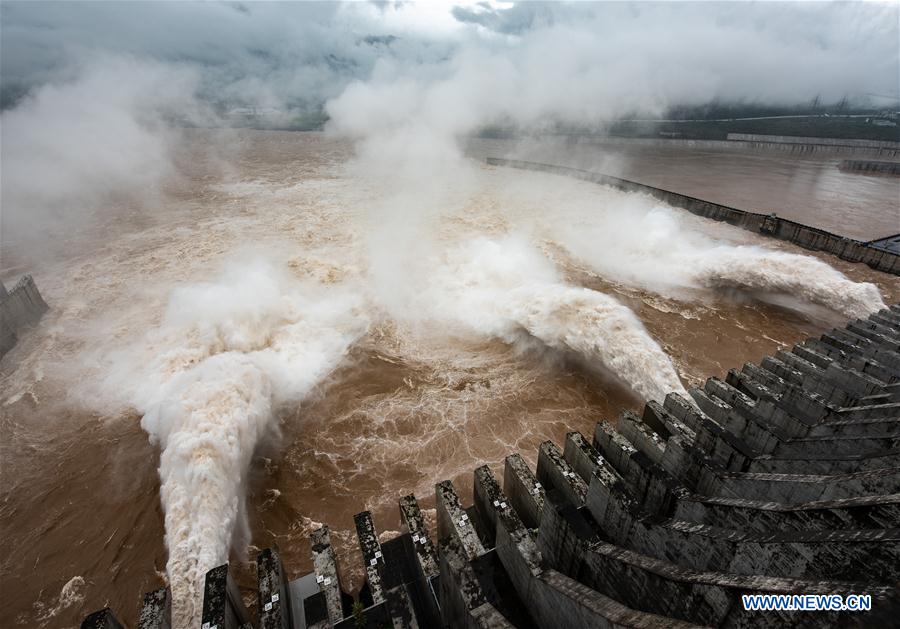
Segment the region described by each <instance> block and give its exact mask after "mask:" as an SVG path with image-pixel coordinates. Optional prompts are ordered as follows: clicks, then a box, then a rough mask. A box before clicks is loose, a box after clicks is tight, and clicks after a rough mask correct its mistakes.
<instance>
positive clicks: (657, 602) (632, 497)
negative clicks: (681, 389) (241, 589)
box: [83, 306, 900, 629]
mask: <svg viewBox="0 0 900 629" xmlns="http://www.w3.org/2000/svg"><path fill="white" fill-rule="evenodd" d="M689 394H690V396H691V399H690V400H689V399H686V398H684V397H681V396H679V395H676V394H671V395H669V396H668V397H667V398H666V399H665V400H662V401H651V402H648V403H647V404H646V406H645V408H644V410H643V412H642V413H640V414H635V413H631V412H625V413H623V414H622V416H621V417H620V418H619V420H618V425H617V428H613V425H612V424H611V423H610V422H607V421H600V422H598V423H597V425H596V429H595V430H594V434H593V435H591V436H585V435H583V434H581V433H578V432H570V433H568V434H567V435H566V437H565V441H564V443H563V444H562V448H560V447H559V446H558V445H556V444H554V443H552V442H549V441H547V442H544V443H542V444H541V445H540V448H539V451H538V454H537V466H536V470H532V469H530V467H529V466H528V464H527V463H526V461H525V460H524V459H523V458H522V457H521V456H519V455H518V454H513V455H510V456H509V457H507V459H506V461H505V465H504V473H503V479H502V480H503V482H502V484H501V482H500V480H499V479H498V478H497V477H496V476H495V475H494V473H493V472H492V471H491V469H490V468H489V467H488V466H482V467H480V468H478V469H477V470H475V472H474V474H473V477H472V483H473V485H472V495H473V496H474V501H473V505H471V506H468V507H467V506H466V505H464V504H463V502H462V500H461V499H460V493H459V492H458V491H457V488H456V487H454V485H453V483H451V482H450V481H443V482H440V483H438V484H437V485H435V501H436V507H437V530H436V531H429V530H428V527H427V526H426V522H425V518H424V517H423V515H422V512H421V510H420V508H419V504H418V501H417V500H416V498H415V497H414V496H411V495H410V496H405V497H403V498H401V499H400V500H399V507H400V516H401V521H402V524H403V528H404V530H403V532H402V533H401V534H400V535H399V536H398V537H395V538H393V539H391V540H390V541H386V542H381V541H380V540H379V537H378V534H377V530H376V528H375V522H374V521H373V520H372V517H371V514H369V512H367V511H363V512H361V513H359V514H357V515H356V517H355V518H354V519H355V523H356V532H357V537H358V540H359V545H360V549H361V552H362V558H363V563H364V570H365V577H366V579H365V583H364V585H363V586H362V588H361V590H360V591H359V592H358V593H356V594H355V595H354V596H351V594H350V593H348V592H346V591H345V590H344V588H343V586H342V584H341V582H340V580H339V578H338V570H337V563H336V558H335V555H334V551H333V549H332V547H331V542H330V535H329V532H328V528H327V527H323V528H322V529H319V530H318V531H315V532H314V533H313V535H312V556H313V562H314V566H315V571H314V572H313V573H311V574H309V575H304V576H302V577H300V578H299V579H295V580H294V581H291V582H290V583H287V582H286V580H285V577H284V570H283V568H282V566H281V562H280V560H279V559H278V554H277V550H276V549H267V550H264V551H263V552H261V553H260V555H259V557H258V558H257V571H258V581H259V596H258V599H257V600H258V603H257V605H258V607H259V609H257V610H256V613H257V615H258V618H259V625H258V626H260V627H266V628H268V627H277V628H279V629H287V628H291V629H304V628H306V627H318V628H323V627H341V628H350V627H385V626H390V627H442V626H443V627H467V628H468V627H523V628H525V627H527V628H532V627H646V628H657V627H658V628H663V627H679V628H680V627H694V626H728V627H756V626H766V627H794V626H812V625H815V626H817V627H843V626H848V625H851V626H853V625H859V626H891V625H892V623H894V624H895V620H896V618H897V615H898V614H900V592H898V589H897V583H898V581H900V306H892V307H891V308H890V309H885V310H882V311H881V312H878V313H875V314H873V315H872V316H870V317H869V318H867V319H865V320H856V321H851V322H849V323H848V324H847V325H846V326H845V327H844V328H840V329H836V330H832V331H830V332H827V333H826V334H824V335H822V337H821V338H819V339H807V340H806V341H803V342H802V343H799V344H798V345H796V346H795V347H794V348H792V349H791V350H790V351H785V352H778V353H777V354H776V355H775V356H771V357H766V358H764V359H763V360H762V361H760V363H759V364H747V365H744V366H743V367H741V368H735V369H732V370H730V371H729V372H728V374H727V375H725V376H724V379H720V378H715V377H713V378H710V379H709V380H707V382H706V383H705V384H704V385H703V386H702V387H698V388H696V389H692V390H691V391H689ZM746 594H763V595H766V594H768V595H785V596H788V597H791V596H795V595H796V596H801V595H822V596H831V595H840V596H845V597H846V596H848V595H851V594H854V595H862V594H865V595H870V596H871V605H872V609H871V610H870V611H864V612H854V611H847V610H839V609H828V610H823V611H817V612H808V611H807V612H787V611H746V610H745V609H744V607H743V605H742V598H741V597H742V595H746ZM168 605H169V603H168V592H167V591H166V590H158V591H156V592H151V593H150V594H148V595H147V598H145V601H144V608H143V611H142V614H141V624H140V627H141V628H142V629H143V628H144V627H147V628H148V629H149V628H154V629H156V628H160V629H161V628H163V627H168V625H167V624H165V623H167V622H168V618H167V614H168ZM203 609H204V612H203V613H204V622H210V623H211V624H210V627H212V626H213V625H215V626H216V627H217V629H218V628H221V627H255V626H257V625H256V624H254V623H255V621H254V620H249V619H250V618H253V617H254V616H253V615H252V614H247V612H246V610H244V609H243V605H242V603H241V601H240V597H239V596H238V595H237V594H236V593H235V589H234V587H233V583H231V582H230V579H229V577H228V566H227V565H224V566H219V567H218V568H215V569H214V570H212V571H210V572H209V574H208V575H207V578H206V598H205V600H204V605H203ZM279 610H282V611H279ZM120 626H121V625H120V624H119V623H118V621H116V619H115V617H114V616H113V615H112V612H111V611H110V610H108V609H104V610H101V611H99V612H96V613H95V614H91V615H90V616H88V617H87V618H86V619H85V624H84V625H83V627H86V628H87V627H113V628H114V627H120ZM204 626H205V625H204Z"/></svg>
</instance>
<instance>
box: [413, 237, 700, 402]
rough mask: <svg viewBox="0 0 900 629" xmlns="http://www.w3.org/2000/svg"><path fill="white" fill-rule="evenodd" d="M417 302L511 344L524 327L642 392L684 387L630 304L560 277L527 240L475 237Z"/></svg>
mask: <svg viewBox="0 0 900 629" xmlns="http://www.w3.org/2000/svg"><path fill="white" fill-rule="evenodd" d="M421 297H422V299H421V303H420V305H419V308H421V309H423V310H424V311H427V312H429V316H430V317H431V318H433V319H434V320H437V321H440V322H442V323H443V324H445V325H449V326H451V327H450V329H451V330H452V329H453V327H456V328H457V329H459V330H461V331H466V330H468V331H476V332H479V333H483V334H488V335H491V336H494V337H497V338H501V339H503V340H505V341H507V342H510V343H514V342H517V341H519V340H520V339H521V337H522V332H523V330H524V331H526V332H527V333H528V334H530V335H531V336H532V337H534V338H537V339H539V340H540V341H541V342H542V343H543V344H545V345H546V346H548V347H550V348H553V349H555V350H561V351H567V352H574V353H576V354H578V355H579V356H581V357H582V358H584V359H585V360H586V361H587V362H588V363H589V364H594V365H599V366H603V367H605V368H607V369H609V370H611V371H612V372H613V373H615V374H616V375H617V376H618V377H619V378H620V379H621V380H623V381H624V382H625V383H626V384H627V385H628V386H630V387H631V388H632V389H633V390H634V391H635V392H636V393H637V394H638V395H640V396H641V397H642V398H644V399H655V400H662V399H663V398H664V397H665V396H666V394H667V393H670V392H673V391H675V392H678V393H682V394H685V395H686V393H685V390H684V387H683V386H682V384H681V381H680V380H679V378H678V374H677V373H676V371H675V368H674V367H673V365H672V362H671V360H670V359H669V357H668V356H666V354H665V353H664V352H663V351H662V349H661V348H660V346H659V344H658V343H657V342H656V341H654V340H653V338H652V337H650V335H649V334H648V333H647V330H646V329H645V328H644V326H643V325H642V324H641V322H640V321H639V320H638V318H637V317H636V316H635V315H634V313H633V312H631V310H630V309H629V308H627V307H626V306H624V305H622V304H621V303H619V302H618V301H616V300H615V299H613V298H612V297H609V296H608V295H604V294H602V293H598V292H597V291H593V290H589V289H587V288H580V287H575V286H570V285H568V284H566V283H565V282H563V281H562V280H561V279H560V277H559V275H558V273H557V271H556V269H555V268H554V267H553V265H552V264H551V263H550V262H549V260H547V258H546V257H544V256H543V255H542V254H541V253H540V252H539V251H537V250H535V249H534V248H533V247H532V246H531V245H530V244H529V243H528V242H527V241H526V240H525V239H523V238H518V237H514V236H507V237H504V238H500V239H488V238H484V237H478V238H474V239H473V240H471V241H469V242H467V243H464V244H463V245H462V246H460V247H458V248H457V249H455V250H453V251H451V252H450V253H449V254H448V255H447V258H446V260H445V262H444V264H443V265H441V266H440V267H438V269H437V270H435V272H434V275H433V277H432V280H431V285H430V287H429V288H428V289H427V290H425V291H424V292H423V293H422V296H421Z"/></svg>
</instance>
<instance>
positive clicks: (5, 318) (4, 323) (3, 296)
mask: <svg viewBox="0 0 900 629" xmlns="http://www.w3.org/2000/svg"><path fill="white" fill-rule="evenodd" d="M0 286H3V285H2V284H0ZM47 310H48V306H47V304H46V302H44V299H43V298H42V297H41V293H40V292H39V291H38V289H37V286H35V284H34V280H33V279H31V276H30V275H24V276H22V278H21V279H20V280H19V281H18V282H16V285H15V286H13V287H12V290H10V291H9V292H7V290H6V288H5V287H3V288H2V289H0V358H2V357H3V356H4V355H5V354H6V352H8V351H9V350H11V349H12V348H13V346H14V345H15V344H16V341H17V338H18V337H17V336H16V335H17V333H18V332H19V330H21V329H22V328H23V327H25V326H26V325H32V324H34V323H36V322H37V321H38V319H40V318H41V316H42V315H43V314H44V313H45V312H46V311H47Z"/></svg>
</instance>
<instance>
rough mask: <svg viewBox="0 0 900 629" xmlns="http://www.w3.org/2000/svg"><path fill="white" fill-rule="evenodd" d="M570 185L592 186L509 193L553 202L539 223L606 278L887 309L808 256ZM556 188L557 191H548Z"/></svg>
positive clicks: (872, 291) (853, 313)
mask: <svg viewBox="0 0 900 629" xmlns="http://www.w3.org/2000/svg"><path fill="white" fill-rule="evenodd" d="M554 181H555V183H554ZM572 185H577V186H582V185H591V184H583V183H577V184H572V183H571V182H569V181H568V180H567V179H565V178H563V177H558V176H553V175H548V176H546V178H540V179H539V180H538V181H537V182H534V183H532V184H531V185H529V186H527V187H526V190H524V191H522V190H520V191H516V192H515V193H513V194H514V195H515V196H519V195H524V194H530V193H534V194H535V196H536V197H537V199H536V200H533V201H532V203H535V204H537V205H539V206H542V205H543V204H547V205H550V206H552V207H553V208H554V212H553V218H552V220H550V219H545V218H542V217H539V218H538V219H536V222H537V223H538V224H539V225H540V226H541V228H542V229H543V230H544V231H545V233H547V234H548V236H549V238H550V239H551V240H552V241H553V242H555V243H557V244H558V245H560V246H562V247H563V248H565V249H566V250H567V251H569V252H570V253H571V255H572V256H574V257H575V258H576V259H577V260H580V261H581V262H583V263H584V264H586V265H587V266H588V267H589V268H590V269H591V270H592V271H594V272H596V273H598V274H599V275H601V276H603V277H605V278H608V279H611V280H614V281H617V282H622V283H624V284H627V285H630V286H636V287H639V288H642V289H645V290H649V291H652V292H655V293H658V294H661V295H663V296H669V297H675V298H678V299H684V300H688V301H690V300H694V299H697V298H698V297H701V298H702V297H703V295H704V294H708V293H709V292H710V291H718V290H721V289H737V290H739V291H743V292H745V293H747V294H751V295H755V296H759V297H766V296H779V295H789V296H791V297H793V298H794V299H795V301H796V303H797V304H800V305H801V307H802V304H804V303H807V304H814V305H817V306H823V307H825V308H828V309H830V310H832V311H834V312H837V313H840V314H842V315H844V316H847V317H864V316H867V315H869V314H871V313H872V312H876V311H877V310H880V309H881V308H884V307H885V305H884V301H883V300H882V297H881V294H880V293H879V291H878V288H877V287H876V286H875V285H874V284H869V283H865V282H862V283H860V282H854V281H852V280H850V279H848V278H847V277H846V276H845V275H843V274H842V273H840V272H839V271H837V270H835V269H834V268H833V267H831V266H829V265H828V264H827V263H825V262H823V261H821V260H819V259H817V258H814V257H812V256H808V255H799V254H795V253H788V252H784V251H777V250H773V249H767V248H764V247H761V246H755V245H743V244H731V243H729V242H726V241H723V240H720V239H716V238H713V237H711V236H709V235H707V234H706V233H704V232H703V231H702V230H700V229H697V221H700V220H704V219H697V218H695V217H693V216H690V215H688V214H686V213H685V212H682V211H680V210H676V209H673V208H670V207H665V206H660V205H658V202H657V201H655V200H654V199H651V198H650V197H648V196H646V195H640V194H626V193H614V194H613V195H611V196H605V197H599V198H597V202H596V205H595V204H593V203H591V198H590V197H585V196H583V195H571V194H568V193H567V192H566V191H567V190H569V189H570V186H572ZM539 186H543V187H544V191H543V192H542V191H540V190H539V189H538V188H539ZM554 186H556V187H558V188H559V189H560V190H561V191H559V190H558V191H557V192H555V193H554V192H548V191H547V190H552V189H553V187H554Z"/></svg>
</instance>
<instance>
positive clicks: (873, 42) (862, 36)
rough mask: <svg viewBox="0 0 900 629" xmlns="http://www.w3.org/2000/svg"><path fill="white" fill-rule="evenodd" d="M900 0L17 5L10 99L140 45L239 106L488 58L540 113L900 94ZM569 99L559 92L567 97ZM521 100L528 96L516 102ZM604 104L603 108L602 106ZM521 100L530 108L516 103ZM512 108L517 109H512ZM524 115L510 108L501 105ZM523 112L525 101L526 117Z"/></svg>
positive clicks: (139, 50) (8, 74) (132, 52)
mask: <svg viewBox="0 0 900 629" xmlns="http://www.w3.org/2000/svg"><path fill="white" fill-rule="evenodd" d="M898 10H900V5H898V4H897V3H885V4H878V3H853V4H848V3H832V4H824V3H752V4H751V3H740V2H728V3H648V2H641V3H571V4H566V3H539V2H524V3H496V2H492V3H488V2H479V3H440V2H427V3H424V2H423V3H401V2H396V3H390V2H385V3H373V2H359V3H345V4H340V3H310V2H304V3H257V2H223V3H217V2H206V3H188V2H99V3H87V2H63V3H50V2H27V3H19V2H8V1H4V2H3V3H2V5H0V12H2V13H0V16H2V67H0V79H2V88H3V104H4V107H5V108H8V107H10V106H12V105H14V104H15V103H16V102H18V101H19V100H20V98H21V95H22V94H23V93H25V92H26V91H27V90H33V89H34V88H35V87H37V86H40V85H42V84H45V83H47V82H61V81H72V80H76V79H77V78H78V77H79V76H81V75H82V74H84V73H86V72H89V71H90V70H89V68H88V66H90V65H91V64H92V63H97V62H98V59H103V60H108V59H109V58H111V57H122V56H127V57H129V58H133V59H135V60H138V61H154V62H158V63H164V64H167V65H170V66H175V67H177V68H178V69H180V70H185V69H187V70H189V71H190V72H193V73H195V74H196V76H197V82H196V90H197V96H199V97H200V98H201V99H203V100H205V101H207V102H214V103H220V104H225V105H226V106H242V105H254V106H263V107H276V108H289V109H293V108H300V109H302V108H310V107H312V108H316V107H319V106H321V105H322V104H323V103H325V102H326V101H327V100H329V99H331V98H334V97H336V96H338V95H340V94H341V92H342V91H343V90H344V88H345V87H346V86H347V85H348V83H350V82H351V81H354V80H362V81H370V80H371V79H373V76H374V78H375V79H376V80H383V78H384V77H385V76H386V75H387V74H390V75H392V76H394V77H400V76H402V77H404V78H409V79H414V80H416V81H440V80H444V79H446V77H447V76H448V75H452V74H454V73H456V72H459V69H460V65H461V64H465V63H466V59H467V58H469V59H471V58H473V57H474V58H477V59H478V60H479V62H481V61H482V60H485V59H486V60H488V62H490V63H492V64H494V65H495V66H496V67H495V70H496V71H497V72H503V73H505V74H504V76H501V77H498V78H499V79H500V80H502V81H506V82H518V83H520V85H516V86H512V85H510V86H509V87H510V89H511V90H512V91H513V92H514V94H515V97H516V98H527V99H528V101H529V103H528V104H529V106H530V107H531V111H527V112H524V113H526V114H527V115H528V116H536V115H543V114H546V113H548V112H553V110H555V109H560V110H561V113H562V114H563V115H564V116H567V115H575V116H579V115H581V114H582V113H583V112H582V111H580V108H579V107H577V106H576V107H572V106H571V104H568V105H567V104H566V103H564V102H558V100H557V98H555V97H551V96H544V97H542V96H541V95H540V94H535V93H534V92H537V91H539V90H540V89H542V87H541V85H537V86H535V87H534V88H528V87H526V86H524V85H521V83H525V82H535V83H539V84H545V89H550V90H552V89H556V90H558V89H566V90H568V93H569V95H570V96H571V97H572V98H575V97H577V98H582V99H590V100H591V101H592V103H594V102H595V101H604V102H603V103H598V107H599V109H601V110H604V111H611V112H613V113H615V112H616V111H618V110H620V109H622V108H629V107H632V106H635V107H646V108H649V109H651V110H653V109H658V108H663V107H666V106H669V105H672V104H682V103H687V104H694V103H696V102H700V101H708V100H712V99H719V100H749V101H758V102H766V103H798V102H808V101H809V99H811V98H812V97H814V96H815V95H817V94H820V95H821V96H822V98H823V99H824V100H826V101H828V100H839V99H841V98H842V97H844V96H845V95H846V96H849V97H850V98H853V99H859V98H864V97H866V95H879V96H885V97H888V98H879V97H875V96H870V98H876V99H877V100H876V104H889V103H890V99H891V98H893V99H896V98H897V97H898V91H900V89H898V81H900V78H898V77H900V30H898V29H900V15H898ZM554 96H556V97H558V96H559V95H554ZM509 105H510V106H512V105H513V104H512V103H510V104H509ZM592 106H593V105H592ZM512 108H513V109H516V107H512ZM499 109H503V107H500V108H499ZM501 113H510V112H501ZM519 113H523V112H519V111H513V112H512V114H513V116H514V117H515V116H516V115H517V114H519Z"/></svg>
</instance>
